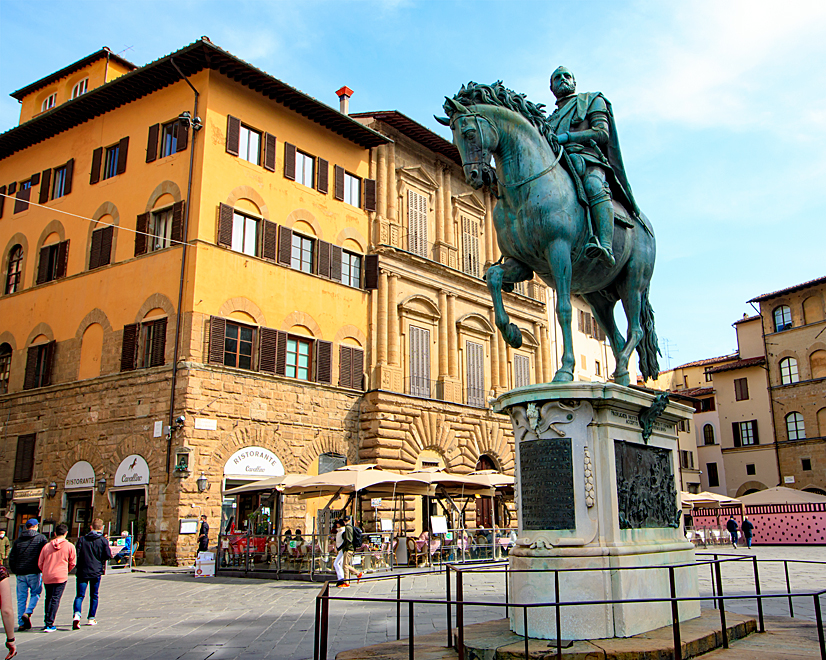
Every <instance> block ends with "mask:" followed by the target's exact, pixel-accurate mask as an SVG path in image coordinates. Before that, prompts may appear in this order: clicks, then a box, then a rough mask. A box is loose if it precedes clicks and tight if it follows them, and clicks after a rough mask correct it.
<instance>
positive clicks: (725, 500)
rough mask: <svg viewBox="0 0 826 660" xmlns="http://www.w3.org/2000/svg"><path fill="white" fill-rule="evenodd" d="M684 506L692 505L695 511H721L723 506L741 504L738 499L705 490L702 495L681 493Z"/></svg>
mask: <svg viewBox="0 0 826 660" xmlns="http://www.w3.org/2000/svg"><path fill="white" fill-rule="evenodd" d="M680 499H681V500H682V502H683V505H686V504H690V505H691V506H692V508H694V509H719V508H720V507H721V506H724V505H725V506H731V505H736V504H740V500H738V499H737V498H736V497H728V496H726V495H720V494H719V493H712V492H710V491H707V490H704V491H703V492H702V493H687V492H685V491H684V490H683V491H680Z"/></svg>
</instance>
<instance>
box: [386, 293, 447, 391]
mask: <svg viewBox="0 0 826 660" xmlns="http://www.w3.org/2000/svg"><path fill="white" fill-rule="evenodd" d="M398 309H399V318H400V319H401V321H402V331H401V336H400V337H399V339H400V341H401V342H402V345H401V346H399V354H400V356H402V362H403V364H404V374H405V377H404V379H405V382H406V386H405V387H404V390H405V393H408V394H411V392H410V391H409V390H411V384H412V378H413V373H412V363H411V361H410V350H411V346H410V337H411V334H412V333H411V331H410V327H411V326H415V327H418V328H421V329H423V330H427V331H428V332H429V333H430V341H429V355H428V365H429V371H428V376H429V378H428V379H427V380H428V381H430V382H431V384H432V382H433V381H434V380H435V379H434V378H433V374H434V373H437V374H438V359H439V345H438V341H439V320H440V319H441V316H442V315H441V312H439V308H438V306H437V305H436V304H435V303H434V302H433V301H432V300H431V299H430V298H428V297H427V296H425V295H422V294H414V295H412V296H410V297H409V298H407V299H405V300H404V301H402V302H401V303H400V304H399V307H398ZM391 322H392V321H391ZM434 360H436V363H435V364H434ZM434 367H436V368H435V369H434ZM430 389H431V396H432V394H433V392H432V388H430ZM414 396H416V395H414Z"/></svg>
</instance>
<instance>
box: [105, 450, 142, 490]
mask: <svg viewBox="0 0 826 660" xmlns="http://www.w3.org/2000/svg"><path fill="white" fill-rule="evenodd" d="M148 483H149V465H147V463H146V460H145V459H144V458H143V456H140V455H138V454H132V455H131V456H127V457H126V458H124V459H123V460H122V461H121V463H120V465H119V466H118V471H117V472H115V483H114V486H116V487H117V486H144V485H146V484H148Z"/></svg>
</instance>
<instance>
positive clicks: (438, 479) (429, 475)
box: [407, 468, 495, 497]
mask: <svg viewBox="0 0 826 660" xmlns="http://www.w3.org/2000/svg"><path fill="white" fill-rule="evenodd" d="M407 476H410V477H415V478H417V479H421V480H422V481H425V482H426V483H429V484H432V485H433V486H435V487H437V488H439V487H441V488H444V490H445V491H447V493H448V494H449V495H450V496H451V497H473V496H475V495H483V496H485V497H493V496H494V494H495V490H494V488H493V486H491V485H490V484H488V483H486V482H485V481H484V480H483V479H479V478H474V477H473V476H472V475H467V474H453V473H450V472H445V471H444V470H443V469H442V468H424V469H422V470H416V471H413V472H408V473H407Z"/></svg>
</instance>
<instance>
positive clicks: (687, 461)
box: [680, 449, 694, 470]
mask: <svg viewBox="0 0 826 660" xmlns="http://www.w3.org/2000/svg"><path fill="white" fill-rule="evenodd" d="M680 467H681V468H683V469H684V470H693V469H694V452H692V451H689V450H687V449H681V450H680Z"/></svg>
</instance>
